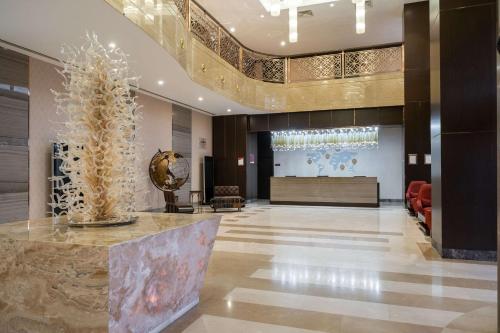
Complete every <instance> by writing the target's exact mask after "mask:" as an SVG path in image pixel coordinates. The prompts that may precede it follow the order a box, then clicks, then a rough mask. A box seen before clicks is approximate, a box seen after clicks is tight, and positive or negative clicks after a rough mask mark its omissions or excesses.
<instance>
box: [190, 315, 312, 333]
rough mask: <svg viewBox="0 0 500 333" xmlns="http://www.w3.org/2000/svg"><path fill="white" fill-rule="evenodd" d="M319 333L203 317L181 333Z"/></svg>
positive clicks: (223, 318) (252, 322)
mask: <svg viewBox="0 0 500 333" xmlns="http://www.w3.org/2000/svg"><path fill="white" fill-rule="evenodd" d="M236 332H245V333H321V332H319V331H312V330H305V329H300V328H293V327H288V326H279V325H272V324H263V323H259V322H255V321H247V320H239V319H231V318H225V317H216V316H209V315H203V316H201V317H200V318H199V319H197V320H196V321H195V322H194V323H193V324H191V325H190V326H189V327H188V328H187V329H185V330H184V331H183V333H236Z"/></svg>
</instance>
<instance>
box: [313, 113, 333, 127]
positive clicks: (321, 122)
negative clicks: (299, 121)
mask: <svg viewBox="0 0 500 333" xmlns="http://www.w3.org/2000/svg"><path fill="white" fill-rule="evenodd" d="M309 114H310V115H309V118H310V124H309V125H310V127H311V128H331V127H332V111H314V112H310V113H309Z"/></svg>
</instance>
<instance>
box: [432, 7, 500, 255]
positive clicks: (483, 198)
mask: <svg viewBox="0 0 500 333" xmlns="http://www.w3.org/2000/svg"><path fill="white" fill-rule="evenodd" d="M431 8H432V9H433V11H432V12H431V14H430V17H429V20H430V22H431V24H432V26H431V29H430V31H431V69H432V71H431V101H432V128H433V132H432V159H433V164H432V181H433V190H432V196H433V198H432V201H433V202H432V206H433V207H432V224H433V231H432V243H433V245H434V246H435V247H436V248H437V249H438V251H440V253H441V254H442V255H443V256H444V257H447V258H462V259H481V260H494V259H495V257H496V245H497V242H496V235H497V216H496V215H497V207H496V204H497V192H496V190H497V189H496V182H497V175H496V170H497V161H496V151H497V142H496V138H497V129H496V126H495V125H496V123H497V110H496V100H497V96H496V79H495V73H496V59H495V53H496V49H495V40H496V26H497V22H496V19H497V18H496V10H497V4H496V1H481V0H476V1H473V0H453V1H451V0H441V1H438V0H431Z"/></svg>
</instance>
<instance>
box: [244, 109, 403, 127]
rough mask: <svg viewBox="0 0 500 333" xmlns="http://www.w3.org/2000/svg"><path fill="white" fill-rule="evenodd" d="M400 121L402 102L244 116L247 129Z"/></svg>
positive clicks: (376, 123)
mask: <svg viewBox="0 0 500 333" xmlns="http://www.w3.org/2000/svg"><path fill="white" fill-rule="evenodd" d="M402 124H403V107H402V106H389V107H379V108H366V109H346V110H331V111H330V110H325V111H307V112H289V113H272V114H265V115H249V116H248V131H249V132H265V131H279V130H287V129H298V130H299V129H300V130H305V129H316V128H334V127H349V126H372V125H402Z"/></svg>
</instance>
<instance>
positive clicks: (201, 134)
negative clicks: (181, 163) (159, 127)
mask: <svg viewBox="0 0 500 333" xmlns="http://www.w3.org/2000/svg"><path fill="white" fill-rule="evenodd" d="M191 121H192V128H191V146H192V148H191V149H192V150H191V154H192V155H191V156H192V159H191V164H192V166H191V175H192V176H191V177H192V178H191V188H192V189H193V190H203V184H202V182H203V176H202V172H203V168H202V163H203V157H204V156H211V155H212V117H210V116H206V115H204V114H201V113H199V112H194V111H193V114H192V116H191ZM201 138H203V139H205V140H206V144H205V146H204V147H202V146H201V145H200V139H201Z"/></svg>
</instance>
